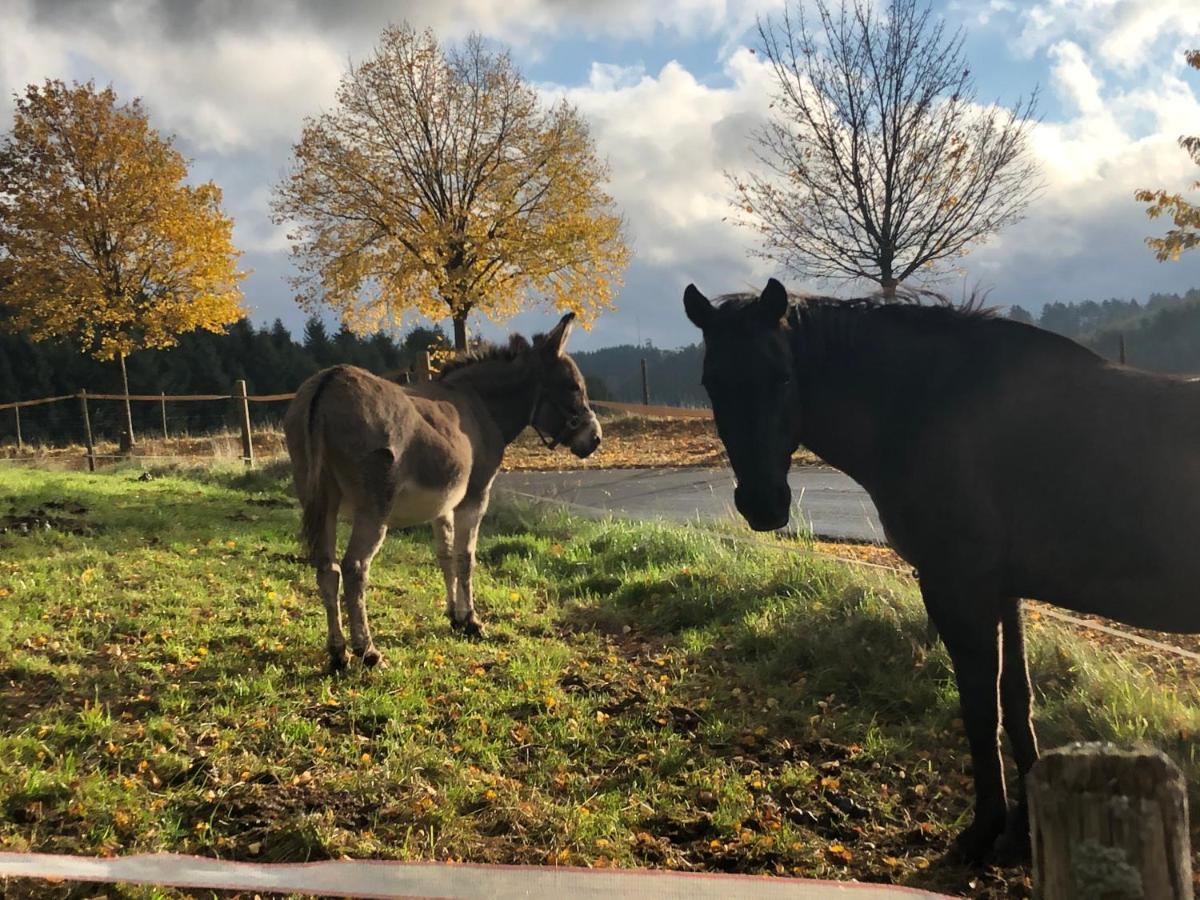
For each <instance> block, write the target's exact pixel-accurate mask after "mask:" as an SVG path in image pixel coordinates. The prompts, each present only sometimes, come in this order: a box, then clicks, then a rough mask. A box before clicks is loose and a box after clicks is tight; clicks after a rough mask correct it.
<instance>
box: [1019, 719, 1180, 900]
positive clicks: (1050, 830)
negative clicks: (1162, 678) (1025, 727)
mask: <svg viewBox="0 0 1200 900" xmlns="http://www.w3.org/2000/svg"><path fill="white" fill-rule="evenodd" d="M1029 817H1030V830H1031V836H1032V841H1033V895H1034V896H1035V897H1040V898H1042V900H1090V898H1093V897H1111V898H1114V900H1117V898H1120V900H1124V898H1129V900H1133V898H1145V900H1150V898H1155V900H1159V898H1162V900H1185V898H1187V900H1191V898H1192V897H1193V893H1192V858H1191V842H1190V838H1189V829H1188V811H1187V789H1186V787H1185V785H1184V780H1183V775H1182V774H1181V773H1180V771H1179V768H1178V767H1177V766H1176V765H1175V764H1174V763H1173V762H1171V760H1170V759H1168V758H1167V756H1166V754H1164V753H1161V752H1160V751H1158V750H1153V749H1139V750H1125V749H1122V748H1120V747H1116V746H1114V745H1112V744H1102V743H1095V744H1072V745H1070V746H1068V747H1063V748H1060V749H1057V750H1051V751H1050V752H1048V753H1046V754H1045V755H1044V756H1043V757H1042V758H1041V759H1040V760H1039V761H1038V762H1037V764H1036V765H1035V766H1034V767H1033V770H1032V772H1030V775H1029Z"/></svg>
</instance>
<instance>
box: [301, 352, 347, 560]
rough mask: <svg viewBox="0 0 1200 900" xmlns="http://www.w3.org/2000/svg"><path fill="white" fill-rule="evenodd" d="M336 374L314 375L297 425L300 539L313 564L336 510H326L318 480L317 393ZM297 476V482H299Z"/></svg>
mask: <svg viewBox="0 0 1200 900" xmlns="http://www.w3.org/2000/svg"><path fill="white" fill-rule="evenodd" d="M336 374H337V369H336V368H333V369H326V370H325V371H324V372H322V373H321V374H320V375H318V376H317V382H316V384H315V385H314V386H313V390H312V396H311V398H310V399H309V401H308V409H307V410H306V412H305V415H304V417H303V421H302V423H301V427H302V428H303V430H304V434H303V438H302V440H303V442H304V443H303V446H304V460H305V467H304V470H303V473H300V472H297V473H296V474H297V476H299V477H303V479H304V484H303V486H302V488H301V491H300V494H301V498H302V499H301V506H302V513H301V516H300V540H301V542H302V544H303V546H304V549H305V550H306V551H307V552H308V557H309V559H311V560H312V561H313V562H316V560H317V557H318V555H319V554H320V553H321V550H322V545H323V543H324V539H325V530H326V528H327V526H328V522H329V516H330V515H331V514H333V515H337V510H331V509H330V508H329V507H330V499H331V498H330V493H329V486H328V480H327V479H326V478H324V477H322V476H323V475H324V474H325V473H324V472H323V468H324V463H325V429H324V428H322V427H321V426H320V425H319V424H318V423H317V402H318V401H319V400H320V399H321V394H322V393H323V392H324V391H325V388H326V387H327V386H328V385H329V382H330V381H331V380H332V379H333V376H334V375H336ZM299 477H298V479H297V480H299Z"/></svg>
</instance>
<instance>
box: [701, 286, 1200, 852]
mask: <svg viewBox="0 0 1200 900" xmlns="http://www.w3.org/2000/svg"><path fill="white" fill-rule="evenodd" d="M721 299H722V300H723V302H721V303H719V304H718V305H714V304H713V303H710V302H709V300H708V299H707V298H705V297H704V295H703V294H701V293H700V292H699V291H698V290H697V289H696V288H695V286H694V285H689V286H688V288H687V291H686V292H685V293H684V306H685V308H686V310H687V315H688V318H689V319H691V321H692V322H693V323H694V324H695V325H697V326H698V327H699V328H700V329H701V330H702V331H703V332H704V347H705V352H704V379H703V380H704V386H705V388H706V389H707V391H708V394H709V397H710V398H711V400H712V405H713V414H714V416H715V419H716V425H717V431H718V432H719V433H720V436H721V440H722V441H723V442H724V444H725V447H726V449H727V451H728V453H729V459H730V462H731V463H732V464H733V470H734V474H735V475H736V477H737V491H736V494H735V502H736V504H737V508H738V510H739V512H741V514H742V515H743V516H744V517H745V518H746V520H747V522H749V524H750V526H751V527H752V528H755V529H757V530H760V531H764V530H768V529H773V528H779V527H782V526H783V525H785V524H786V523H787V521H788V516H789V512H790V508H791V495H790V491H789V489H788V484H787V473H788V468H789V466H790V462H791V455H792V452H793V451H794V450H795V449H796V448H797V446H799V445H800V444H804V445H805V446H806V447H808V448H809V449H810V450H812V451H813V452H814V453H816V454H818V455H819V456H820V457H821V458H822V459H824V460H825V461H827V462H828V463H830V464H831V465H834V466H836V467H838V468H839V469H842V470H843V471H844V472H846V474H848V475H850V476H851V477H852V478H854V480H855V481H857V482H859V484H861V485H862V486H863V487H864V488H866V490H867V491H868V493H870V495H871V499H872V500H873V501H874V502H875V505H876V507H877V508H878V510H879V517H880V519H881V521H882V522H883V526H884V529H885V531H886V533H887V536H888V539H889V540H890V542H891V544H892V546H893V547H894V548H895V549H896V552H897V553H899V554H900V555H901V556H902V557H904V559H905V560H907V561H908V562H909V563H911V564H912V565H913V566H914V567H915V568H916V569H917V570H918V571H919V573H920V576H919V577H920V585H921V594H922V596H923V598H924V601H925V607H926V609H927V610H928V613H929V617H930V619H931V620H932V622H933V624H934V625H935V626H936V628H937V630H938V632H939V634H940V635H941V637H942V640H943V641H944V642H945V644H946V648H947V650H948V651H949V653H950V658H951V660H952V662H953V664H954V674H955V677H956V679H957V681H958V690H959V698H960V703H961V705H962V717H963V722H964V725H965V727H966V732H967V739H968V741H969V743H970V747H971V759H972V763H973V766H974V774H975V820H974V822H973V823H972V824H971V825H970V826H969V827H968V828H967V830H966V831H965V832H964V833H963V834H962V835H960V836H959V838H958V840H957V842H956V848H957V850H958V851H959V852H960V853H961V854H962V855H964V856H966V857H967V858H968V859H970V860H973V861H979V860H981V859H982V858H983V856H984V855H985V854H986V853H987V852H988V851H989V850H990V849H991V848H992V846H993V844H994V843H995V842H996V839H997V838H998V837H999V836H1000V835H1001V834H1002V833H1004V831H1005V828H1006V819H1007V827H1008V830H1009V836H1010V837H1011V838H1012V839H1013V840H1014V841H1016V842H1019V843H1016V844H1015V846H1016V847H1017V848H1024V847H1027V846H1028V814H1027V810H1026V807H1025V791H1024V776H1025V773H1026V772H1028V771H1029V769H1030V767H1031V766H1032V765H1033V763H1034V761H1035V760H1036V759H1037V742H1036V739H1035V737H1034V732H1033V725H1032V721H1031V717H1030V704H1031V696H1030V684H1029V673H1028V669H1027V666H1026V662H1025V646H1024V643H1025V642H1024V635H1023V631H1022V621H1021V612H1020V606H1019V603H1020V601H1019V599H1018V598H1021V597H1028V598H1035V599H1038V600H1043V601H1046V602H1048V603H1053V604H1055V605H1058V606H1063V607H1066V608H1068V609H1073V610H1078V611H1080V612H1085V613H1098V614H1100V615H1104V616H1108V617H1110V618H1113V619H1117V620H1119V621H1122V622H1127V623H1129V624H1131V625H1136V626H1140V627H1144V628H1153V629H1158V630H1162V631H1176V632H1195V631H1200V596H1198V595H1197V585H1198V584H1200V553H1197V552H1196V548H1195V543H1194V531H1195V528H1196V524H1197V522H1200V383H1197V382H1195V381H1192V380H1187V379H1183V378H1175V377H1170V376H1163V375H1152V374H1149V373H1146V372H1140V371H1137V370H1134V369H1130V368H1126V367H1124V366H1117V365H1114V364H1112V363H1109V362H1106V361H1105V360H1104V359H1102V358H1101V357H1099V356H1097V355H1096V354H1094V353H1092V352H1091V351H1090V350H1087V349H1085V348H1084V347H1081V346H1079V345H1078V344H1076V343H1074V342H1072V341H1070V340H1068V339H1067V338H1064V337H1060V336H1058V335H1055V334H1052V333H1050V332H1046V331H1042V330H1041V329H1038V328H1035V327H1033V326H1031V325H1025V324H1022V323H1018V322H1014V321H1011V320H1008V319H1003V318H999V317H995V316H992V315H990V314H989V313H988V312H987V311H984V310H980V309H978V308H972V307H970V306H966V307H954V306H950V305H947V304H936V305H927V304H926V305H921V304H917V303H904V302H900V303H897V302H891V303H885V302H881V301H878V300H875V299H860V300H849V301H846V300H834V299H831V298H805V299H789V297H788V294H787V292H786V290H785V289H784V287H783V285H781V284H780V283H779V282H778V281H775V280H774V279H772V280H771V281H769V282H768V283H767V287H766V289H765V290H764V291H763V292H762V294H761V296H757V297H756V296H754V295H752V294H751V295H734V296H729V297H725V298H721ZM1001 722H1003V725H1004V730H1005V731H1006V732H1007V733H1008V736H1009V739H1010V741H1011V742H1012V749H1013V755H1014V757H1015V760H1016V764H1017V771H1018V772H1019V773H1020V776H1021V779H1022V784H1021V786H1020V787H1021V791H1020V795H1019V799H1018V803H1017V806H1016V808H1015V809H1014V810H1013V811H1012V813H1011V814H1010V813H1009V811H1008V805H1007V803H1008V801H1007V797H1006V793H1005V785H1004V770H1003V765H1002V760H1001V756H1000V742H999V724H1000V723H1001Z"/></svg>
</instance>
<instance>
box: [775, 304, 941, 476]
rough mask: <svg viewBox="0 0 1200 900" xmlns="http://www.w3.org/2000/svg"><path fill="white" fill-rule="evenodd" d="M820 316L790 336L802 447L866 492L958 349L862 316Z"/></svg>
mask: <svg viewBox="0 0 1200 900" xmlns="http://www.w3.org/2000/svg"><path fill="white" fill-rule="evenodd" d="M825 312H827V313H828V315H827V316H826V321H825V322H823V323H820V325H819V326H818V327H815V328H814V327H811V326H812V325H815V324H817V323H809V324H808V325H807V326H805V327H802V328H801V329H799V334H800V335H803V336H802V337H798V338H797V345H796V359H797V365H798V366H800V367H801V368H802V370H803V371H802V374H801V376H800V379H799V380H800V383H801V385H802V394H801V397H800V401H799V402H800V421H801V426H800V430H801V443H803V444H804V446H806V447H808V448H809V449H810V450H812V451H813V452H814V453H816V454H817V455H818V456H820V457H821V458H822V459H823V460H825V461H826V462H828V463H829V464H830V465H832V466H834V467H836V468H838V469H841V470H842V471H843V472H845V473H846V474H848V475H850V476H851V477H852V478H854V479H855V480H856V481H858V482H859V483H860V484H862V485H863V486H864V487H870V485H871V483H872V482H873V481H874V480H875V476H876V473H878V472H880V471H881V470H882V469H883V467H884V466H885V465H886V462H887V460H888V459H889V458H891V457H894V455H895V454H896V453H897V452H899V450H900V449H901V448H900V447H899V446H897V444H898V442H899V441H900V440H902V439H903V436H904V434H905V433H907V423H908V421H910V420H911V419H912V418H913V417H915V416H919V415H920V414H921V409H920V408H919V407H920V406H921V405H922V403H923V401H924V399H925V398H927V397H928V388H929V386H930V384H931V382H932V381H933V380H934V376H935V375H936V373H938V372H939V370H941V369H944V367H946V366H947V365H952V364H954V361H953V360H951V359H950V358H949V357H950V356H952V355H954V354H955V353H956V352H957V351H956V350H955V348H953V347H952V346H951V345H949V344H948V343H947V342H945V341H938V340H935V339H932V338H929V337H918V336H916V335H915V334H913V333H912V332H910V331H909V329H908V328H906V327H904V326H903V325H902V324H899V325H895V327H892V326H893V323H884V322H880V320H878V319H876V320H875V321H874V322H872V321H869V320H868V318H867V317H868V316H869V315H870V312H869V311H861V310H852V309H845V310H841V309H833V310H828V311H825Z"/></svg>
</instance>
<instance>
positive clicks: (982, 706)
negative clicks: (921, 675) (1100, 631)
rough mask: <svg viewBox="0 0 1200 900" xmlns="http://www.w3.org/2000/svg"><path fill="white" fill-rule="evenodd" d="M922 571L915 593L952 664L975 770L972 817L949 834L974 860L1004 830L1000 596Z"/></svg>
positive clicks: (980, 857) (957, 848)
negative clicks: (960, 829) (955, 833)
mask: <svg viewBox="0 0 1200 900" xmlns="http://www.w3.org/2000/svg"><path fill="white" fill-rule="evenodd" d="M924 575H925V573H924V572H922V578H921V594H922V596H923V598H924V600H925V609H926V610H927V611H928V613H929V617H930V619H932V620H933V622H934V624H935V625H936V627H937V630H938V634H940V635H941V638H942V642H943V643H944V644H945V645H946V650H947V651H948V652H949V654H950V661H951V662H952V663H953V666H954V678H955V680H956V681H957V683H958V700H959V705H960V707H961V709H962V719H963V725H964V726H965V729H966V732H967V743H968V744H969V745H970V748H971V765H972V769H973V770H974V775H975V819H974V821H973V822H972V823H971V824H970V825H969V826H968V827H967V829H966V830H965V831H963V833H962V834H960V835H959V836H958V838H957V839H956V840H955V842H954V851H955V852H956V853H957V854H958V855H960V856H962V857H963V858H964V859H966V860H967V861H969V862H972V863H976V864H978V863H981V862H982V861H983V858H984V856H985V855H986V854H987V853H988V851H989V850H991V848H992V845H993V844H995V842H996V838H998V837H999V836H1000V835H1001V834H1002V833H1003V832H1004V828H1005V823H1006V820H1007V817H1008V799H1007V795H1006V792H1005V786H1004V764H1003V760H1002V758H1001V756H1000V691H999V688H1000V614H1001V601H1000V600H999V598H996V597H994V596H988V593H987V592H986V591H985V592H980V593H979V594H976V595H974V596H973V595H972V594H973V592H972V591H970V590H969V589H965V588H964V586H962V585H947V584H945V583H940V584H939V583H937V582H933V581H932V579H927V578H926V577H924Z"/></svg>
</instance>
